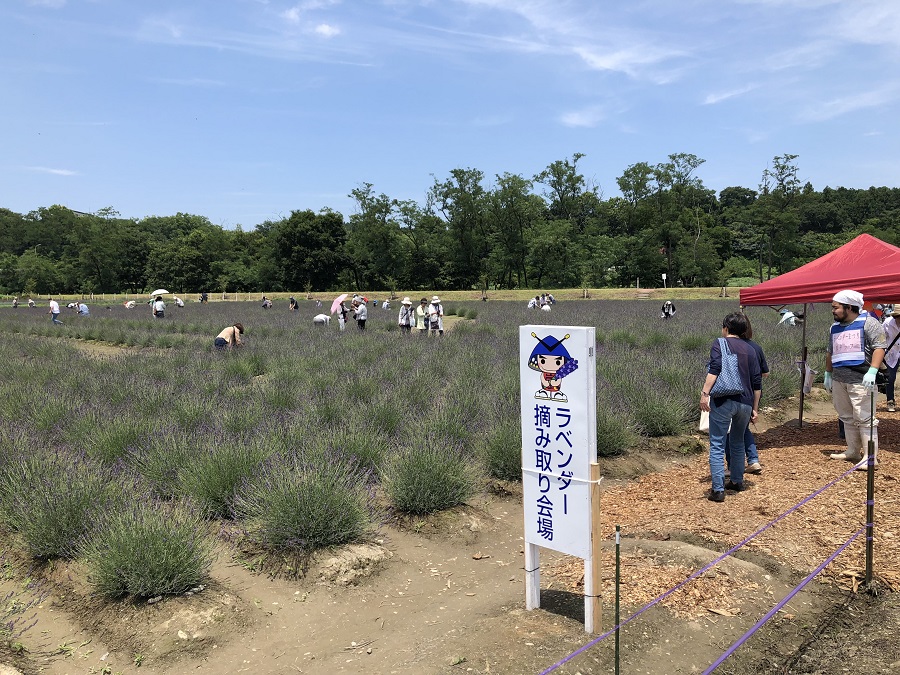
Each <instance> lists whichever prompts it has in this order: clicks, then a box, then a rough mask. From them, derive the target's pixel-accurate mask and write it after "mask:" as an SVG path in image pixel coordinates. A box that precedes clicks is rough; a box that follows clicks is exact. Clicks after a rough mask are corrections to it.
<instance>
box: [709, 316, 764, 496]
mask: <svg viewBox="0 0 900 675" xmlns="http://www.w3.org/2000/svg"><path fill="white" fill-rule="evenodd" d="M746 334H747V317H746V316H745V315H744V314H743V313H741V312H732V313H731V314H729V315H728V316H726V317H725V319H724V320H723V321H722V337H720V338H718V339H717V340H716V341H714V342H713V343H712V347H711V348H710V350H709V366H708V369H707V375H706V379H705V380H704V382H703V388H702V389H701V390H700V410H703V411H706V412H708V413H709V473H710V477H711V479H712V490H711V491H710V493H709V500H710V501H713V502H724V501H725V490H734V491H735V492H741V491H743V490H744V487H745V486H744V461H745V458H746V451H745V449H744V432H746V430H747V425H748V424H750V423H751V422H756V420H757V418H758V417H759V397H760V395H761V394H762V372H761V369H760V365H759V357H758V356H757V353H756V350H755V349H754V348H753V346H752V345H749V344H747V342H745V341H744V340H742V339H741V338H743V337H744V336H745V335H746ZM726 436H727V437H728V444H729V450H730V457H731V462H730V464H731V478H730V479H729V480H728V482H725V437H726Z"/></svg>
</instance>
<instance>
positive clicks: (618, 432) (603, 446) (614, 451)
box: [597, 406, 634, 457]
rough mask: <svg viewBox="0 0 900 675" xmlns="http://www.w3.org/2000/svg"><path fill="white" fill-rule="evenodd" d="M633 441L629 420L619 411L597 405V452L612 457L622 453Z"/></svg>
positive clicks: (602, 455)
mask: <svg viewBox="0 0 900 675" xmlns="http://www.w3.org/2000/svg"><path fill="white" fill-rule="evenodd" d="M632 443H634V433H633V432H632V431H631V428H630V420H629V419H628V418H627V417H626V416H625V415H624V414H621V413H616V412H613V411H612V410H610V409H609V408H606V407H602V406H597V454H598V455H599V456H601V457H614V456H616V455H621V454H622V453H624V452H625V451H626V450H627V449H628V448H629V447H630V446H631V445H632Z"/></svg>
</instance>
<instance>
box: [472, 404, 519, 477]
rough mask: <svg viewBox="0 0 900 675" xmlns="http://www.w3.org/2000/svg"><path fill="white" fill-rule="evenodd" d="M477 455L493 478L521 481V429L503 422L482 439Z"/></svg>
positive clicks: (510, 422)
mask: <svg viewBox="0 0 900 675" xmlns="http://www.w3.org/2000/svg"><path fill="white" fill-rule="evenodd" d="M479 455H480V456H481V459H482V461H483V462H484V465H485V466H486V467H487V470H488V473H489V474H490V475H491V476H493V477H494V478H499V479H500V480H516V481H520V480H522V427H521V426H520V425H519V424H518V422H517V421H516V420H514V419H513V420H504V421H503V422H501V423H500V424H498V425H497V426H495V427H494V428H493V429H491V430H490V432H488V434H487V435H486V436H485V437H484V440H483V441H482V444H481V447H480V449H479Z"/></svg>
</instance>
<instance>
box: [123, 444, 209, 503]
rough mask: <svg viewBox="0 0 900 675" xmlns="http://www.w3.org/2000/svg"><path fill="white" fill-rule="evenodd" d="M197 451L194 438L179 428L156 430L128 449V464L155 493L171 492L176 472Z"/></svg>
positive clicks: (171, 495)
mask: <svg viewBox="0 0 900 675" xmlns="http://www.w3.org/2000/svg"><path fill="white" fill-rule="evenodd" d="M196 454H197V451H196V449H195V439H194V437H193V436H188V435H187V434H185V433H182V432H174V433H172V432H171V431H169V432H164V431H159V432H156V433H154V434H153V435H152V436H150V437H149V439H148V440H147V442H146V443H145V444H144V445H143V446H141V447H139V448H135V449H134V450H132V451H131V452H129V453H128V459H127V462H128V464H129V465H130V466H131V467H132V468H134V470H135V471H137V472H138V473H139V474H140V475H141V477H142V478H143V479H144V481H145V482H146V484H147V486H148V487H149V488H150V490H151V491H152V492H153V494H155V495H156V496H158V497H163V498H170V497H173V496H174V495H175V492H176V489H177V484H178V474H179V472H180V471H181V468H182V467H183V466H186V465H187V464H188V463H189V462H190V461H191V460H192V459H193V458H194V456H195V455H196Z"/></svg>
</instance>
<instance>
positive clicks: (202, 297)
mask: <svg viewBox="0 0 900 675" xmlns="http://www.w3.org/2000/svg"><path fill="white" fill-rule="evenodd" d="M200 302H201V303H207V302H209V293H206V292H205V291H204V292H203V293H201V294H200Z"/></svg>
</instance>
